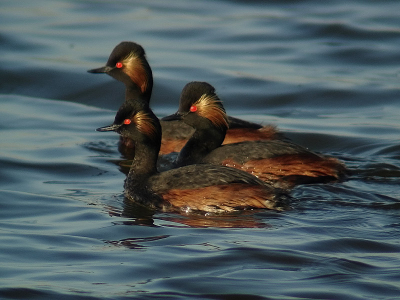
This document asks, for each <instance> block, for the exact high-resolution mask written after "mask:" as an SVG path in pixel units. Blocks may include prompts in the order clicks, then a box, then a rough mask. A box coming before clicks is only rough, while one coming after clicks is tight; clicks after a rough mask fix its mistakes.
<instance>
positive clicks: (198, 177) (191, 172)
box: [98, 99, 289, 213]
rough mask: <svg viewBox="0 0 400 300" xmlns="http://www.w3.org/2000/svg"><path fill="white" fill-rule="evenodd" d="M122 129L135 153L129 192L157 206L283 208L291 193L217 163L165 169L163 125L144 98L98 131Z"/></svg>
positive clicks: (138, 200) (209, 209)
mask: <svg viewBox="0 0 400 300" xmlns="http://www.w3.org/2000/svg"><path fill="white" fill-rule="evenodd" d="M111 130H113V131H117V132H118V133H119V134H120V135H121V136H123V137H126V138H129V139H130V140H131V141H132V142H133V143H134V147H135V155H134V159H133V162H132V166H131V168H130V171H129V174H128V176H127V179H126V181H125V195H126V197H127V198H129V199H131V200H132V201H134V202H136V203H139V204H142V205H145V206H149V207H152V208H155V209H164V210H183V211H185V212H188V211H192V210H199V211H206V212H215V213H219V212H226V211H233V210H238V209H251V208H268V209H278V210H279V209H282V208H283V207H285V206H286V202H287V200H288V199H289V196H288V195H287V193H286V192H285V191H284V190H282V189H276V188H274V187H273V186H271V185H269V184H266V183H264V182H263V181H261V180H259V179H258V178H256V177H255V176H252V175H250V174H248V173H246V172H243V171H240V170H236V169H233V168H228V167H224V166H216V165H207V164H202V165H190V166H185V167H182V168H177V169H173V170H169V171H166V172H162V173H159V172H157V169H156V162H157V157H158V151H159V149H160V145H161V126H160V123H159V121H158V119H157V118H156V116H155V115H154V114H153V112H152V111H151V110H150V108H149V106H148V103H147V102H146V101H143V100H142V99H136V100H135V101H131V102H130V105H126V106H125V107H124V109H121V110H120V111H119V112H118V116H116V118H115V122H114V123H113V124H112V125H110V126H106V127H102V128H99V129H98V131H111Z"/></svg>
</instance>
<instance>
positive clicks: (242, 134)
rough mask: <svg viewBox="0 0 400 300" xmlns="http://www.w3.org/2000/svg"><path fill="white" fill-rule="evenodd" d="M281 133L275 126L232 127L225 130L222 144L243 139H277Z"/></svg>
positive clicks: (243, 140) (242, 140)
mask: <svg viewBox="0 0 400 300" xmlns="http://www.w3.org/2000/svg"><path fill="white" fill-rule="evenodd" d="M280 137H281V134H280V133H279V132H278V131H277V130H276V127H275V126H271V125H267V126H264V127H262V128H260V129H254V128H233V129H229V130H228V131H227V132H226V136H225V139H224V142H223V144H233V143H240V142H245V141H262V140H275V139H279V138H280Z"/></svg>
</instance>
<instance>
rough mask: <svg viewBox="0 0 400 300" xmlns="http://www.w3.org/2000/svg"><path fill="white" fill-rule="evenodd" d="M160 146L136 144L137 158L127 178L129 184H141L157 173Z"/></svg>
mask: <svg viewBox="0 0 400 300" xmlns="http://www.w3.org/2000/svg"><path fill="white" fill-rule="evenodd" d="M159 150H160V146H158V147H155V146H154V145H151V144H147V143H138V142H135V148H134V151H135V157H134V159H133V161H132V165H131V168H130V170H129V174H128V177H127V181H128V182H131V183H132V182H133V183H138V184H139V183H141V182H143V181H144V180H147V179H148V178H149V177H150V176H152V175H154V174H156V173H157V159H158V152H159Z"/></svg>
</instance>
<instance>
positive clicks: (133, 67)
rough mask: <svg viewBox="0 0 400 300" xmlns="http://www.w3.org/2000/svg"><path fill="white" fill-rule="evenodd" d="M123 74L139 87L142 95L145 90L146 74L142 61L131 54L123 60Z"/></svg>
mask: <svg viewBox="0 0 400 300" xmlns="http://www.w3.org/2000/svg"><path fill="white" fill-rule="evenodd" d="M123 63H124V65H126V68H124V72H125V73H126V74H127V75H128V76H129V77H130V78H131V79H132V81H133V82H134V83H135V84H136V85H137V86H138V87H140V90H141V92H142V93H144V92H145V91H146V90H147V84H148V82H147V73H146V70H145V68H144V66H143V64H142V61H141V59H140V58H139V57H137V56H136V55H135V54H134V53H133V52H132V53H131V54H130V55H128V56H127V57H126V58H125V59H124V60H123Z"/></svg>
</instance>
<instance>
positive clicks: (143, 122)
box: [133, 111, 157, 139]
mask: <svg viewBox="0 0 400 300" xmlns="http://www.w3.org/2000/svg"><path fill="white" fill-rule="evenodd" d="M133 122H134V123H135V125H136V128H137V129H138V130H139V131H140V132H141V133H143V134H144V135H146V136H148V137H149V138H150V139H155V138H156V137H157V128H156V126H155V125H154V122H153V118H152V117H151V116H149V115H148V114H147V113H145V112H142V111H139V112H138V113H137V114H135V116H134V117H133Z"/></svg>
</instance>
